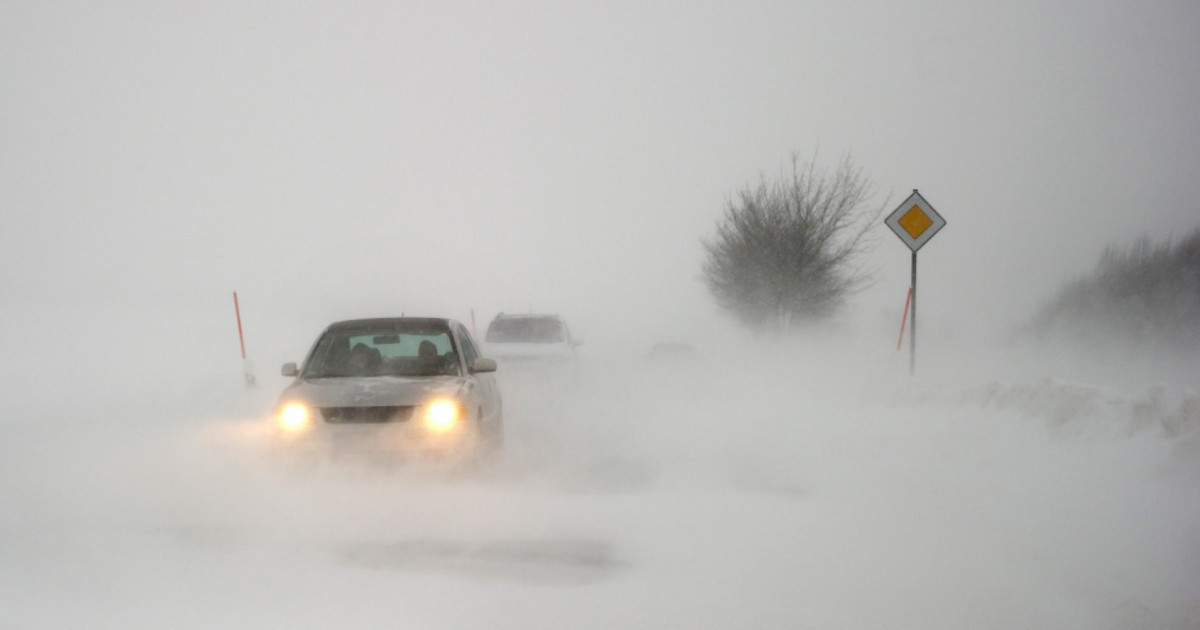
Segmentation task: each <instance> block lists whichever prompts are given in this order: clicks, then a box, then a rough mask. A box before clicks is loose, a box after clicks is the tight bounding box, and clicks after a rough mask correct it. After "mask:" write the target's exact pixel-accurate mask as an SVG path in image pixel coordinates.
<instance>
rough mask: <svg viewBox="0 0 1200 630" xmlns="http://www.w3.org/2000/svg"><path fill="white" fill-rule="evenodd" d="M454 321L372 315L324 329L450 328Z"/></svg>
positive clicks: (434, 318)
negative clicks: (371, 316)
mask: <svg viewBox="0 0 1200 630" xmlns="http://www.w3.org/2000/svg"><path fill="white" fill-rule="evenodd" d="M454 323H456V322H455V321H454V320H453V319H447V318H444V317H373V318H369V319H347V320H343V321H340V322H334V323H332V324H330V325H329V327H328V328H326V329H325V330H327V331H341V330H417V329H420V330H450V326H451V325H452V324H454Z"/></svg>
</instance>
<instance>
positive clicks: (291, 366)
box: [279, 362, 300, 377]
mask: <svg viewBox="0 0 1200 630" xmlns="http://www.w3.org/2000/svg"><path fill="white" fill-rule="evenodd" d="M279 373H280V374H282V375H284V376H292V377H294V376H296V375H297V374H299V373H300V370H297V369H296V364H295V363H292V362H288V363H284V364H283V368H282V369H281V370H279Z"/></svg>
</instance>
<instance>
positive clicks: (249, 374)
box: [233, 291, 254, 387]
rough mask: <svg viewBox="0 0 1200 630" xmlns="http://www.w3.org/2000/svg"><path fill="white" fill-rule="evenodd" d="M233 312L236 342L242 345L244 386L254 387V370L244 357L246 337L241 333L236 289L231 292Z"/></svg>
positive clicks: (240, 317)
mask: <svg viewBox="0 0 1200 630" xmlns="http://www.w3.org/2000/svg"><path fill="white" fill-rule="evenodd" d="M233 314H234V315H236V316H237V326H238V343H239V344H241V346H242V371H243V372H244V373H245V377H246V387H254V371H253V370H252V369H250V361H248V360H247V359H246V338H245V336H243V335H242V309H241V308H240V307H238V299H237V291H234V292H233Z"/></svg>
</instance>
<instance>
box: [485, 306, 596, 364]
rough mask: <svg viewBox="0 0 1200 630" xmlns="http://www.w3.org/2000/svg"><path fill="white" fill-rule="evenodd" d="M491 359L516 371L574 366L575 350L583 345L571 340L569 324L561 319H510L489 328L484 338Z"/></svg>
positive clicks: (503, 317)
mask: <svg viewBox="0 0 1200 630" xmlns="http://www.w3.org/2000/svg"><path fill="white" fill-rule="evenodd" d="M483 343H484V348H485V350H486V351H487V354H488V356H490V357H492V358H494V359H496V362H497V363H499V364H500V365H504V366H509V367H513V368H517V369H519V368H521V367H522V366H529V367H554V366H563V367H565V366H572V367H573V366H574V363H575V359H576V352H575V349H576V347H578V346H579V345H580V344H581V343H582V342H581V341H579V340H578V339H575V338H572V337H571V329H570V328H569V327H568V326H567V322H566V321H565V320H563V318H561V317H559V316H558V315H537V314H527V315H525V314H523V315H506V314H504V313H500V314H499V315H496V318H495V319H493V320H492V323H491V324H488V328H487V332H486V333H485V334H484V337H483Z"/></svg>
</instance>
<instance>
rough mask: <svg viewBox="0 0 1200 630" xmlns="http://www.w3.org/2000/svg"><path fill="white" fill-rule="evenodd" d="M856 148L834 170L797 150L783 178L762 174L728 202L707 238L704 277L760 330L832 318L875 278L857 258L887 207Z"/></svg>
mask: <svg viewBox="0 0 1200 630" xmlns="http://www.w3.org/2000/svg"><path fill="white" fill-rule="evenodd" d="M873 189H874V186H873V184H872V183H871V181H870V180H869V179H867V178H866V177H865V176H864V175H863V173H862V169H861V168H859V167H857V166H855V164H854V162H853V160H852V159H851V158H850V156H849V155H847V156H846V157H844V158H842V160H841V161H840V162H839V163H838V165H837V168H836V169H835V170H834V172H833V173H832V175H827V174H826V173H825V172H823V171H820V170H818V169H817V168H816V165H815V160H814V161H810V162H801V160H800V159H799V158H798V157H797V156H796V155H793V156H792V160H791V169H790V171H789V170H788V169H787V167H784V168H783V169H781V171H780V176H779V178H778V179H777V180H775V181H768V180H767V178H766V176H765V175H764V176H763V177H761V178H760V180H759V183H758V185H757V186H746V187H745V188H742V189H741V190H739V191H738V193H737V196H736V198H735V199H730V200H729V201H728V202H727V203H726V208H725V217H724V219H723V220H722V221H720V222H718V224H717V234H716V237H715V238H713V239H712V240H705V241H704V248H705V252H706V258H705V262H704V274H703V275H704V280H705V282H706V283H707V285H708V290H709V292H710V293H711V294H712V295H713V297H714V298H716V300H717V304H718V305H720V307H721V308H722V309H724V310H725V311H727V312H729V313H731V314H732V315H734V316H735V317H736V318H737V319H738V320H739V321H741V322H742V323H744V324H746V325H747V326H749V327H751V328H754V329H757V330H774V331H779V332H786V331H787V330H788V329H789V328H790V327H791V325H792V324H793V323H794V322H798V321H805V320H818V319H823V318H826V317H829V316H830V315H832V314H833V313H835V312H836V311H837V309H838V308H839V307H840V306H842V305H843V303H844V302H845V299H846V297H847V296H848V295H849V294H850V293H852V292H853V291H854V290H856V289H858V288H861V287H862V286H863V285H864V284H865V283H866V281H867V280H868V274H866V273H865V272H864V271H863V270H862V269H861V268H860V267H858V266H857V265H856V264H855V263H856V258H857V256H858V255H859V254H860V253H861V252H862V251H863V250H864V249H865V246H866V245H867V238H866V237H867V232H868V230H869V229H870V228H872V227H873V226H874V224H875V223H876V222H877V219H878V218H879V216H880V214H881V213H882V212H883V206H882V205H881V206H879V207H878V208H868V206H867V204H868V202H869V199H870V197H871V196H872V194H873Z"/></svg>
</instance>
